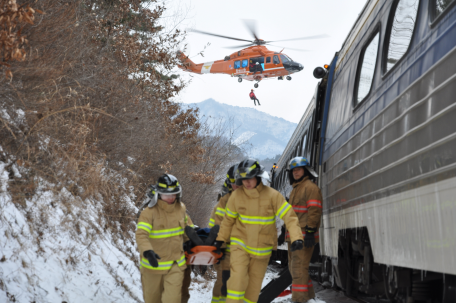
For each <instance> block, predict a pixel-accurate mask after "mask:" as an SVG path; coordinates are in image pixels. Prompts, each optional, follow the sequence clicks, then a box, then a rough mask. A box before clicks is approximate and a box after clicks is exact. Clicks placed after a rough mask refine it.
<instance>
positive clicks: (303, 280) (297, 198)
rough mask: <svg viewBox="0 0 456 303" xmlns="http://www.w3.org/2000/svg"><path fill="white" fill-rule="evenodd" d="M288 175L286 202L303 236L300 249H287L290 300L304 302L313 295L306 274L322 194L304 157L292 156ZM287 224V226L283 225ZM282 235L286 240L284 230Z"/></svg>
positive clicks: (317, 223) (318, 225)
mask: <svg viewBox="0 0 456 303" xmlns="http://www.w3.org/2000/svg"><path fill="white" fill-rule="evenodd" d="M288 166H289V167H288V178H289V181H290V184H291V186H293V190H292V191H291V193H290V199H289V203H290V204H291V206H292V207H293V210H294V211H295V213H296V215H297V216H298V219H299V224H300V226H301V229H302V234H303V236H304V249H303V250H300V251H295V252H291V251H290V250H289V251H288V260H289V262H288V266H289V269H290V273H291V277H292V285H291V291H292V297H291V301H292V302H307V301H308V300H310V299H313V298H315V291H314V288H313V285H312V281H311V280H310V277H309V264H310V259H311V258H312V253H313V251H314V246H315V244H316V243H318V240H319V234H318V228H319V227H320V222H321V214H322V204H321V202H322V197H321V191H320V189H319V188H318V186H317V185H316V184H315V183H314V182H312V180H313V179H314V178H316V177H318V175H317V173H316V172H315V171H314V170H313V169H312V168H311V167H310V165H309V162H308V161H307V159H306V158H304V157H296V158H293V159H291V160H290V163H289V164H288ZM287 228H288V226H287ZM285 239H286V240H287V242H288V243H289V241H290V237H289V233H288V232H287V233H286V235H285Z"/></svg>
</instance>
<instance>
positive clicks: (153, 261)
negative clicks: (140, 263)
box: [143, 250, 161, 267]
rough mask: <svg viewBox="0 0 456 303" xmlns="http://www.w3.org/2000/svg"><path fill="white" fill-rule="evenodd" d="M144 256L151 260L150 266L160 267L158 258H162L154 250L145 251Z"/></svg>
mask: <svg viewBox="0 0 456 303" xmlns="http://www.w3.org/2000/svg"><path fill="white" fill-rule="evenodd" d="M143 255H144V257H146V259H147V260H148V261H149V264H150V266H152V267H158V261H157V259H161V258H160V256H159V255H157V254H156V253H155V252H154V251H153V250H147V251H145V252H144V253H143Z"/></svg>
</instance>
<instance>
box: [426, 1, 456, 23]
mask: <svg viewBox="0 0 456 303" xmlns="http://www.w3.org/2000/svg"><path fill="white" fill-rule="evenodd" d="M454 3H456V0H432V1H431V11H432V21H433V22H434V21H435V20H436V19H437V18H438V17H440V16H441V15H442V13H443V12H444V11H445V10H446V9H447V8H448V7H450V5H452V4H454Z"/></svg>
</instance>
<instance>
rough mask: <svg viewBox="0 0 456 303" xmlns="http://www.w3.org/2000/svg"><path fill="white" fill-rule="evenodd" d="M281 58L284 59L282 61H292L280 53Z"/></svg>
mask: <svg viewBox="0 0 456 303" xmlns="http://www.w3.org/2000/svg"><path fill="white" fill-rule="evenodd" d="M280 58H281V59H282V63H287V62H291V59H290V58H288V57H287V56H286V55H280Z"/></svg>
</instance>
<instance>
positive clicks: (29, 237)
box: [0, 149, 142, 303]
mask: <svg viewBox="0 0 456 303" xmlns="http://www.w3.org/2000/svg"><path fill="white" fill-rule="evenodd" d="M0 153H1V149H0ZM10 164H11V163H8V162H6V163H5V162H0V209H1V210H2V211H1V213H0V222H1V224H0V302H27V303H29V302H40V303H41V302H59V303H60V302H141V301H142V300H141V299H140V298H142V290H141V284H140V275H139V270H138V267H137V265H136V264H135V262H134V261H133V260H135V258H136V253H135V251H136V249H135V248H134V247H132V246H131V245H129V244H127V243H126V242H124V241H123V240H121V239H120V238H119V239H113V238H112V236H111V234H112V233H111V232H108V231H106V230H103V228H102V227H101V226H100V222H103V220H100V218H99V217H100V216H99V213H100V204H99V203H98V202H97V201H90V200H84V201H82V200H81V199H80V198H79V197H74V196H73V195H71V194H70V193H69V192H68V191H66V190H62V191H60V192H53V191H51V190H43V189H42V186H39V187H38V188H37V190H36V193H35V194H34V195H33V196H31V197H30V198H28V199H26V201H25V204H16V203H14V202H13V201H12V198H11V194H10V193H9V191H8V182H9V181H10V176H8V172H7V171H6V170H5V168H6V167H7V166H8V165H10ZM13 167H14V169H13V171H17V172H20V171H21V168H20V167H16V166H15V165H13ZM20 173H21V174H24V172H23V171H22V172H20ZM15 175H16V176H15V177H16V178H17V179H19V174H18V173H16V174H15ZM36 181H38V182H37V183H41V184H42V185H44V182H43V181H42V180H41V181H40V180H36ZM128 251H131V252H133V254H132V253H128Z"/></svg>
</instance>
